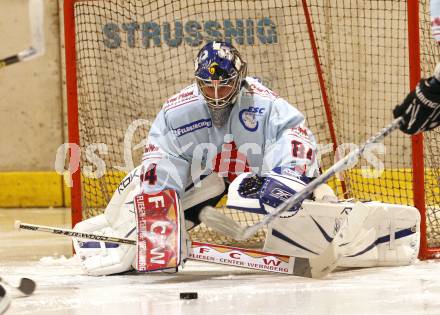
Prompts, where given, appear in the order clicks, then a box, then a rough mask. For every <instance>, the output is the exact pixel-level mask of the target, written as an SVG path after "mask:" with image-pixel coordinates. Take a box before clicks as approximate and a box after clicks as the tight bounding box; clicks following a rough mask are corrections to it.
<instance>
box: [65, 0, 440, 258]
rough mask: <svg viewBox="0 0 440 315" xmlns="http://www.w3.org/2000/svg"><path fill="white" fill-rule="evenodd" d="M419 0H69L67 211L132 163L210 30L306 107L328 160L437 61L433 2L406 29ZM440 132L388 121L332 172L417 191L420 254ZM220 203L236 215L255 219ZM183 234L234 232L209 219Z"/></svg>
mask: <svg viewBox="0 0 440 315" xmlns="http://www.w3.org/2000/svg"><path fill="white" fill-rule="evenodd" d="M417 4H418V3H417V1H411V0H410V1H409V3H407V1H399V0H388V1H387V0H378V1H374V0H341V1H330V0H324V1H322V0H319V1H317V0H309V1H306V0H303V1H301V0H298V1H295V0H294V1H282V0H256V1H249V2H247V1H233V0H229V1H220V0H211V1H199V0H186V1H172V0H158V1H154V0H151V1H147V0H105V1H104V0H101V1H93V0H90V1H84V0H77V1H75V0H65V4H64V5H65V8H64V11H65V34H66V69H67V92H68V106H69V107H68V111H69V139H70V142H75V143H78V144H79V145H80V147H81V150H82V151H81V168H80V169H81V172H76V173H74V174H73V180H74V187H73V189H72V210H73V211H72V213H73V222H74V223H75V222H77V221H79V220H81V219H84V218H88V217H90V216H93V215H96V214H99V213H101V212H102V211H103V209H104V208H105V206H106V204H107V202H108V201H109V199H110V198H111V196H112V193H113V191H114V189H115V188H116V187H117V185H118V184H119V182H120V180H121V179H122V178H123V176H124V175H125V174H126V172H127V171H128V170H129V169H130V168H132V167H133V166H134V165H137V164H138V163H139V162H140V156H141V154H142V151H143V144H144V143H145V142H142V141H143V140H144V139H145V137H146V135H147V134H148V129H149V126H150V124H151V122H152V121H153V120H154V117H155V116H156V114H157V113H158V111H159V110H160V108H161V106H162V104H163V102H164V101H165V100H166V99H167V98H168V97H170V96H172V95H174V94H175V93H176V92H177V91H179V90H180V89H181V88H183V87H185V86H187V85H188V84H190V83H192V82H193V81H194V77H193V73H194V61H193V60H194V57H195V55H196V53H197V52H198V50H199V49H200V48H201V46H202V45H203V44H205V43H206V42H207V41H209V40H214V39H217V40H226V41H231V42H232V43H233V44H234V45H235V46H236V47H237V48H238V49H239V50H240V52H241V54H242V55H243V56H244V58H245V59H246V60H247V62H248V67H249V68H248V69H249V70H248V73H249V74H250V75H252V76H256V77H259V78H260V79H261V80H262V81H263V83H264V84H265V85H267V86H268V87H270V88H271V89H272V90H274V91H276V92H277V93H278V94H280V95H281V96H283V97H284V98H286V99H287V100H288V101H289V102H290V103H292V104H294V105H295V106H297V107H298V108H299V109H300V110H301V111H302V112H303V113H304V114H305V116H306V117H307V123H308V126H309V127H310V129H311V130H312V131H313V132H314V134H315V135H316V137H317V140H318V142H319V144H320V149H321V151H320V152H321V165H322V168H323V169H326V168H328V167H330V166H331V165H332V164H333V163H334V161H335V160H334V156H335V155H334V149H335V148H336V147H338V148H339V150H340V151H339V152H340V153H347V152H348V150H349V149H350V148H353V147H354V146H356V145H359V144H361V143H363V142H364V141H365V140H366V139H367V138H368V137H369V136H371V135H372V134H374V133H375V132H376V131H377V130H379V129H380V128H382V127H383V126H385V125H386V124H387V123H388V122H390V121H391V120H392V114H391V110H392V108H393V106H395V105H396V104H398V103H399V102H401V101H402V99H403V97H404V96H405V95H406V93H407V92H408V91H409V87H410V83H411V84H413V85H414V80H416V79H417V78H414V74H411V72H410V67H409V65H410V64H411V65H417V66H420V67H421V70H422V71H421V72H422V73H421V74H422V76H424V75H427V74H429V73H430V71H432V69H433V68H434V65H435V63H436V62H437V61H439V60H438V59H437V58H436V56H439V51H438V47H437V46H436V43H435V42H434V40H433V39H432V37H431V34H430V32H431V31H430V21H429V20H430V17H429V3H427V2H425V1H421V2H420V5H419V9H420V14H419V17H420V23H419V28H417V29H416V30H415V32H416V33H417V32H420V39H418V38H417V37H414V38H412V37H410V40H409V38H408V36H413V35H408V34H409V33H411V32H409V31H410V28H409V27H408V7H409V6H412V8H415V9H417ZM410 24H411V23H410ZM413 33H414V30H413ZM414 40H416V41H417V43H419V44H420V62H419V61H418V54H415V56H414V54H410V51H413V50H411V49H413V47H411V49H410V47H409V45H412V44H411V43H412V41H414ZM416 48H417V47H416ZM411 75H413V77H412V79H411ZM415 76H417V74H416V75H415ZM411 80H412V81H411ZM438 139H439V131H432V132H429V133H426V134H425V136H424V149H423V150H421V149H420V148H419V149H418V148H417V145H414V144H413V142H415V143H417V142H420V137H419V138H416V139H415V140H413V141H412V140H411V138H410V137H408V136H405V135H404V134H403V133H401V132H395V133H394V134H392V135H390V136H389V137H387V138H386V139H385V141H384V147H383V148H384V149H382V148H381V147H378V148H377V150H376V151H374V157H373V158H372V159H365V158H362V159H360V160H359V162H358V164H357V165H356V166H355V167H354V168H353V169H351V170H349V171H346V172H345V173H344V174H343V178H341V179H343V181H339V180H334V181H333V182H332V183H331V184H332V185H333V187H335V189H337V191H338V194H339V196H340V197H341V198H342V197H343V196H346V197H350V198H355V199H358V200H378V201H384V202H391V203H398V204H408V205H414V204H416V205H417V206H418V208H419V210H420V211H421V212H422V220H423V222H426V230H423V236H422V237H423V239H424V240H426V244H424V245H423V246H424V249H422V250H423V251H422V256H423V257H428V256H430V255H431V254H432V253H434V251H433V250H432V251H431V250H429V251H428V248H433V247H438V246H439V245H440V235H439V233H440V226H439V225H440V221H439V217H440V213H439V211H440V206H439V205H440V192H439V178H440V177H439V166H440V147H439V141H438ZM98 144H101V145H98ZM102 144H105V146H106V148H107V150H102V148H103V147H102ZM383 150H385V151H383ZM93 154H96V155H97V156H99V158H100V159H102V160H103V161H104V163H105V166H106V171H105V172H103V173H100V172H97V169H96V167H94V165H95V166H96V164H94V163H92V162H93V158H94V155H93ZM87 155H88V157H87ZM414 161H415V163H414ZM420 161H423V162H424V165H423V163H422V164H421V165H420ZM414 164H418V165H417V166H414ZM414 182H415V183H416V185H415V186H418V188H417V189H418V192H416V190H414V189H413V183H414ZM344 194H345V195H344ZM420 196H421V197H420ZM423 198H424V199H425V200H423ZM420 205H422V206H420ZM423 208H425V209H426V212H425V210H424V209H423ZM223 211H226V212H227V213H229V214H230V215H232V216H233V217H234V218H235V219H236V220H238V221H240V222H241V223H242V224H251V223H253V222H255V220H258V217H256V216H254V215H250V214H245V213H239V212H231V211H229V210H226V209H223ZM191 238H192V239H193V240H201V241H208V242H215V243H218V244H222V243H223V244H224V243H233V241H232V240H230V239H227V238H225V237H223V236H220V235H217V234H215V233H213V232H212V231H210V230H209V229H208V228H206V227H205V226H199V227H198V228H196V229H195V230H193V231H192V232H191ZM263 238H264V231H261V232H260V233H259V234H258V235H257V236H256V237H255V238H254V239H252V240H250V241H249V242H248V243H247V244H246V245H247V246H258V245H259V244H261V243H262V240H263ZM422 244H423V242H422Z"/></svg>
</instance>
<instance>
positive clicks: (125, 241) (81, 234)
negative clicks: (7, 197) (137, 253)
mask: <svg viewBox="0 0 440 315" xmlns="http://www.w3.org/2000/svg"><path fill="white" fill-rule="evenodd" d="M18 228H20V229H23V230H30V231H38V232H46V233H52V234H58V235H65V236H70V237H77V238H84V239H91V240H95V241H102V242H107V243H115V244H129V245H136V241H135V240H130V239H128V238H120V237H112V236H105V235H98V234H94V233H84V232H77V231H74V230H69V229H59V228H55V227H51V226H45V225H36V224H27V223H20V224H19V226H18Z"/></svg>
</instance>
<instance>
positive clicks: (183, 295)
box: [180, 292, 198, 300]
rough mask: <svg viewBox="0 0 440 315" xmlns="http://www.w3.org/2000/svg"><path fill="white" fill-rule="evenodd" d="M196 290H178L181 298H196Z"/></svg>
mask: <svg viewBox="0 0 440 315" xmlns="http://www.w3.org/2000/svg"><path fill="white" fill-rule="evenodd" d="M197 297H198V295H197V292H180V299H181V300H194V299H197Z"/></svg>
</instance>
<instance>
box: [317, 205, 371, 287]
mask: <svg viewBox="0 0 440 315" xmlns="http://www.w3.org/2000/svg"><path fill="white" fill-rule="evenodd" d="M369 214H370V208H368V207H366V206H365V205H363V204H362V203H360V202H357V203H356V204H355V206H354V208H353V209H352V211H351V213H348V214H347V217H346V218H345V220H344V223H343V224H342V225H341V227H340V229H339V231H338V233H336V235H335V237H334V238H333V241H332V242H331V243H330V245H329V246H328V247H327V248H326V250H325V251H324V252H323V253H322V254H320V255H319V256H317V257H312V258H310V269H311V275H312V278H317V279H320V278H322V277H325V276H326V275H328V274H329V273H330V272H332V271H333V270H334V269H335V268H336V267H337V266H338V263H339V260H340V259H341V258H342V257H343V256H344V254H345V248H343V247H342V246H341V245H342V244H344V243H346V242H347V241H349V240H352V239H354V236H356V235H357V234H358V233H359V232H360V231H361V229H362V225H363V224H364V222H365V220H366V219H367V217H368V215H369Z"/></svg>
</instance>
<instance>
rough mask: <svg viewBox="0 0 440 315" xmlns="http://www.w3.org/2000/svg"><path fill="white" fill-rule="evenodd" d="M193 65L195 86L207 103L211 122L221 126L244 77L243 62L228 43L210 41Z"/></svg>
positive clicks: (244, 66) (244, 67)
mask: <svg viewBox="0 0 440 315" xmlns="http://www.w3.org/2000/svg"><path fill="white" fill-rule="evenodd" d="M195 68H196V69H195V77H196V82H197V86H198V88H199V90H200V93H201V94H202V95H203V97H204V98H205V100H206V103H207V104H208V107H209V109H210V112H211V115H212V119H213V123H214V125H216V126H217V127H221V126H222V125H223V124H224V123H225V122H226V120H227V119H228V117H229V113H230V111H231V109H232V105H233V104H234V102H235V100H236V98H237V95H238V92H239V91H240V88H241V86H242V81H243V79H244V78H245V76H246V72H247V71H246V70H247V66H246V62H245V61H244V60H243V58H242V57H241V55H240V54H239V52H238V50H237V49H236V48H235V47H234V46H232V45H231V44H229V43H226V42H218V41H213V42H209V43H208V44H206V45H205V46H204V47H203V48H202V49H201V50H200V52H199V53H198V55H197V57H196V59H195Z"/></svg>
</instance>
